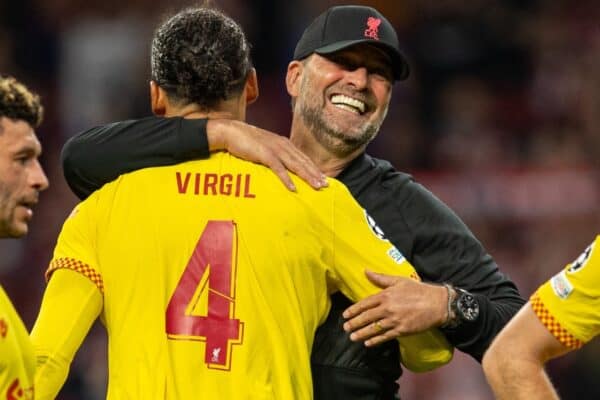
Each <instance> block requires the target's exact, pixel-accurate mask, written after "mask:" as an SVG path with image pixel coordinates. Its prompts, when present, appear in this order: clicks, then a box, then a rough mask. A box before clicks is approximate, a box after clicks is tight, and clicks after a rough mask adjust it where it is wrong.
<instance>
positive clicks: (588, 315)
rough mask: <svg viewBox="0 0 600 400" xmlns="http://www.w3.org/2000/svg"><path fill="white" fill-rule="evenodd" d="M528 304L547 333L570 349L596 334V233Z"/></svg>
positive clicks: (599, 254)
mask: <svg viewBox="0 0 600 400" xmlns="http://www.w3.org/2000/svg"><path fill="white" fill-rule="evenodd" d="M531 305H532V307H533V310H534V312H535V313H536V315H537V316H538V318H539V319H540V321H541V322H542V323H543V324H544V325H545V326H546V328H548V330H549V331H550V333H552V334H553V335H554V337H556V339H557V340H558V341H560V342H561V343H562V344H564V345H565V346H566V347H568V348H570V349H578V348H579V347H581V346H582V345H583V344H584V343H587V342H589V341H590V340H591V339H593V338H594V337H595V336H597V335H598V334H600V311H599V310H600V236H597V237H596V239H595V241H594V242H593V243H592V244H591V245H590V246H588V248H587V249H585V251H584V252H583V253H582V254H581V255H580V256H579V257H578V258H577V259H576V260H575V261H573V262H572V263H570V264H568V265H567V266H566V267H565V268H564V269H563V270H562V271H561V272H559V273H558V274H556V275H555V276H554V277H552V278H551V279H550V280H549V281H548V282H546V283H544V284H543V285H542V286H541V287H540V288H539V289H538V290H537V291H536V292H535V293H534V294H533V295H532V297H531Z"/></svg>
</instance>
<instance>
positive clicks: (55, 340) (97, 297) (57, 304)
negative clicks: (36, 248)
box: [31, 269, 103, 400]
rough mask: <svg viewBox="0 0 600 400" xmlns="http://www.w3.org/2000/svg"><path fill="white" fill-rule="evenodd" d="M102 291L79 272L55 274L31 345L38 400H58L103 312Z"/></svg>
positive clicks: (57, 272)
mask: <svg viewBox="0 0 600 400" xmlns="http://www.w3.org/2000/svg"><path fill="white" fill-rule="evenodd" d="M102 305H103V300H102V294H101V293H100V291H99V290H98V287H97V286H96V285H95V284H94V283H93V282H92V281H90V280H89V279H88V278H86V277H85V276H83V275H81V274H79V273H78V272H75V271H72V270H67V269H59V270H57V271H55V272H54V273H53V275H52V278H51V279H50V282H49V283H48V287H47V288H46V291H45V292H44V298H43V300H42V305H41V308H40V313H39V315H38V317H37V320H36V322H35V325H34V327H33V330H32V331H31V341H32V343H33V348H34V351H35V357H36V373H35V381H34V382H35V384H34V387H35V398H36V399H38V400H40V399H41V400H50V399H55V398H56V396H57V395H58V393H59V391H60V389H61V388H62V386H63V384H64V382H65V380H66V378H67V375H68V373H69V366H70V364H71V361H72V360H73V357H74V356H75V352H76V351H77V349H79V347H80V346H81V343H82V342H83V339H84V338H85V337H86V335H87V333H88V331H89V330H90V328H91V326H92V324H93V323H94V321H95V320H96V318H97V317H98V315H99V314H100V312H101V311H102Z"/></svg>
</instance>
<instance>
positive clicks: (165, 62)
mask: <svg viewBox="0 0 600 400" xmlns="http://www.w3.org/2000/svg"><path fill="white" fill-rule="evenodd" d="M151 62H152V79H153V80H154V81H155V82H156V83H157V84H158V85H159V86H160V87H161V88H163V89H164V90H165V91H167V93H168V94H169V96H173V97H174V98H175V99H176V100H180V101H184V102H187V103H196V104H198V105H199V106H200V107H201V108H202V109H205V110H206V109H211V108H214V107H215V106H216V105H217V104H218V103H219V102H220V101H222V100H226V99H228V98H231V97H232V95H236V94H239V93H240V92H241V91H242V90H243V88H244V85H245V83H246V78H247V77H248V73H249V72H250V70H251V69H252V62H251V60H250V45H249V43H248V41H247V40H246V36H245V35H244V32H243V30H242V28H241V27H240V26H239V24H238V23H236V22H235V21H234V20H233V19H231V18H230V17H228V16H226V15H225V14H223V13H222V12H220V11H218V10H216V9H214V8H210V7H206V6H204V7H199V8H188V9H185V10H183V11H180V12H179V13H177V14H176V15H174V16H172V17H170V18H169V19H168V20H167V21H166V22H164V23H163V24H161V25H160V26H159V27H158V29H157V30H156V32H155V34H154V39H153V40H152V55H151Z"/></svg>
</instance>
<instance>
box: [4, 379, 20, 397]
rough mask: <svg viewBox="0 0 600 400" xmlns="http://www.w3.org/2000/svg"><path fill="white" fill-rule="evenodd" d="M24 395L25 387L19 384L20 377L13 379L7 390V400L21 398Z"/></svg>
mask: <svg viewBox="0 0 600 400" xmlns="http://www.w3.org/2000/svg"><path fill="white" fill-rule="evenodd" d="M22 396H23V388H22V387H21V385H20V384H19V379H18V378H17V379H15V380H14V381H12V383H11V384H10V386H9V387H8V390H7V391H6V400H19V399H20V398H21V397H22Z"/></svg>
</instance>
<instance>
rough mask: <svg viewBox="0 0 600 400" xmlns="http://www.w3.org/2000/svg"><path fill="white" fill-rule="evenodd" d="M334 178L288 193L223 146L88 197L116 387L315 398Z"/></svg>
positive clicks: (130, 391) (131, 394) (169, 393)
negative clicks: (313, 373)
mask: <svg viewBox="0 0 600 400" xmlns="http://www.w3.org/2000/svg"><path fill="white" fill-rule="evenodd" d="M332 185H333V186H334V187H333V188H331V189H328V190H325V191H323V192H322V193H317V192H314V191H312V190H311V189H309V188H307V187H306V186H304V185H302V184H300V183H299V185H298V186H299V191H300V193H299V194H294V193H290V192H288V191H287V190H285V189H284V188H283V187H282V186H281V184H280V183H279V182H278V181H277V179H276V178H275V177H274V176H273V175H272V173H271V172H270V171H268V170H267V169H265V168H263V167H259V166H256V165H254V164H250V163H247V162H243V161H241V160H238V159H235V158H233V157H231V156H230V155H227V154H220V155H217V156H216V157H212V158H211V159H210V160H204V161H198V162H190V163H184V164H179V165H176V166H173V167H163V168H154V169H147V170H142V171H138V172H135V173H132V174H128V175H124V176H122V177H121V178H119V180H117V181H116V182H113V183H112V184H110V185H109V186H107V187H105V188H104V189H102V190H101V191H100V192H98V193H97V194H95V195H94V196H93V197H92V198H90V199H89V200H88V202H92V203H94V202H96V204H95V208H96V211H97V216H96V218H95V219H96V220H97V221H98V225H97V228H96V229H97V237H96V243H95V247H96V252H97V265H98V270H99V271H98V272H99V274H100V275H101V278H102V281H103V288H104V311H103V315H102V317H103V320H104V322H105V324H106V326H107V330H108V333H109V364H110V365H109V369H110V370H109V398H113V399H121V398H139V399H142V398H143V399H150V398H163V397H164V398H169V399H171V398H172V399H187V398H198V396H199V395H200V394H203V395H206V396H207V397H206V398H224V399H225V398H227V399H235V398H252V399H261V398H265V399H271V398H272V399H275V398H276V399H293V398H297V399H308V398H311V396H312V385H311V381H310V370H309V352H310V348H311V345H312V339H313V335H314V330H315V329H316V327H317V325H318V324H319V323H320V322H322V319H323V318H324V316H325V314H326V312H327V310H328V301H329V300H328V295H327V293H326V287H327V282H326V274H327V269H328V266H329V265H332V264H333V263H334V260H333V259H332V257H333V254H332V252H331V249H332V247H333V231H332V227H333V224H332V222H333V221H332V218H333V215H334V212H333V207H334V199H335V197H336V191H337V188H338V186H337V185H338V184H337V182H335V183H332ZM357 208H358V207H357ZM328 228H329V230H328ZM357 273H358V274H362V273H363V272H362V270H357Z"/></svg>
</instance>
